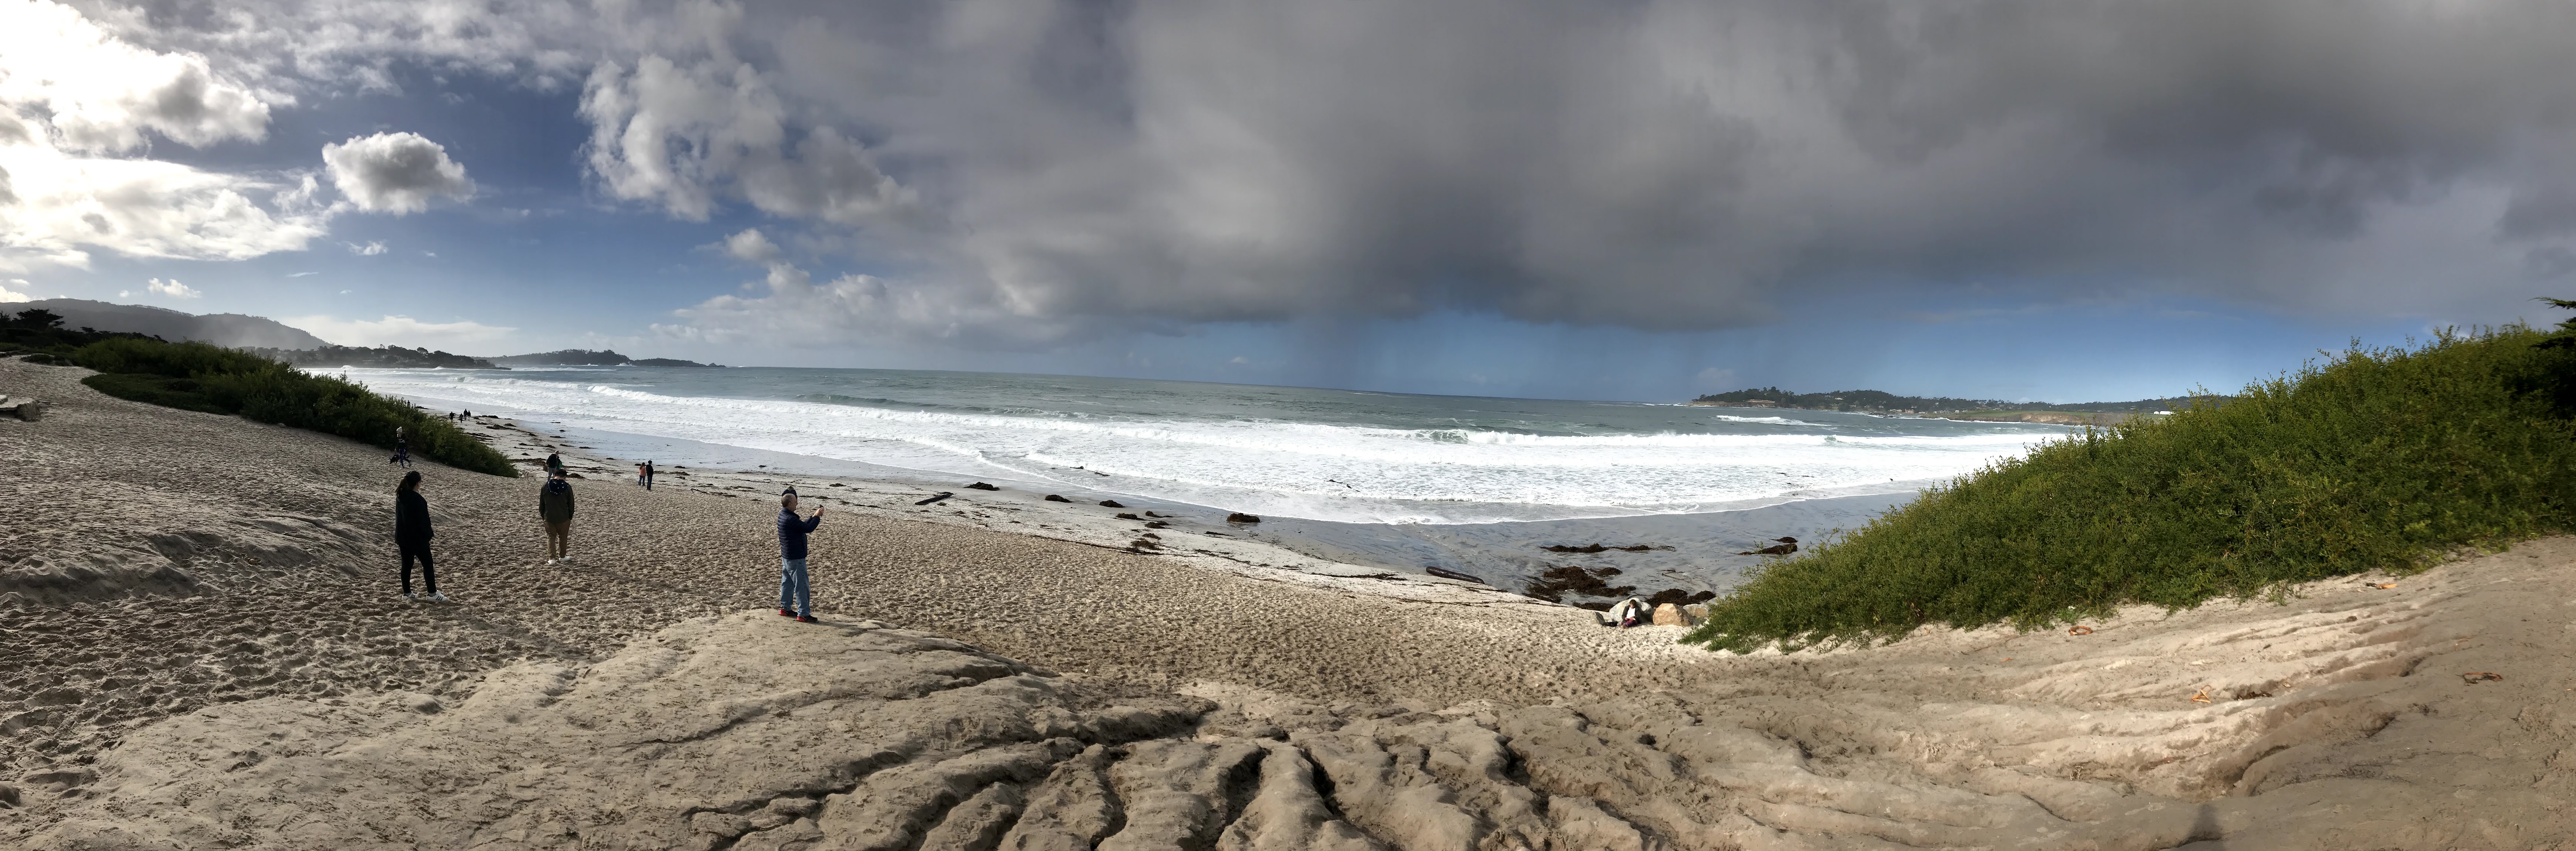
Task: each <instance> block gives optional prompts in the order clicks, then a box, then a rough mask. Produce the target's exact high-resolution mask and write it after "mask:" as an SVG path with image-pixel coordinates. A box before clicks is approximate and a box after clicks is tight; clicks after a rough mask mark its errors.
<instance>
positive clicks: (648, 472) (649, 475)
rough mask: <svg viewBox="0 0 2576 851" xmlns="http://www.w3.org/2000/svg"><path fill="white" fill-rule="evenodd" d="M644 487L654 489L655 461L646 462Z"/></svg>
mask: <svg viewBox="0 0 2576 851" xmlns="http://www.w3.org/2000/svg"><path fill="white" fill-rule="evenodd" d="M644 489H645V490H648V491H649V490H652V489H653V462H652V461H649V460H648V461H645V462H644Z"/></svg>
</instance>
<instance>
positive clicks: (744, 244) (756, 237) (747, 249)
mask: <svg viewBox="0 0 2576 851" xmlns="http://www.w3.org/2000/svg"><path fill="white" fill-rule="evenodd" d="M724 245H725V254H726V256H729V257H732V258H733V259H736V260H740V261H743V262H745V263H767V262H769V261H772V260H776V259H778V258H779V257H781V256H783V253H782V252H780V251H779V250H778V243H775V242H771V241H769V237H768V236H766V235H763V234H762V233H761V232H760V229H759V228H745V229H743V231H742V232H741V233H737V234H734V235H732V236H729V237H725V243H724Z"/></svg>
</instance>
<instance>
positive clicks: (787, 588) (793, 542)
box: [778, 488, 828, 623]
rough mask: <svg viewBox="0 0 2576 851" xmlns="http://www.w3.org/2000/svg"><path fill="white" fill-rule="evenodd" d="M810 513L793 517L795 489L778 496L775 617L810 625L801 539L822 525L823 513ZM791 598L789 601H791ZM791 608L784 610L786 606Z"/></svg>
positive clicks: (810, 604) (811, 593) (810, 599)
mask: <svg viewBox="0 0 2576 851" xmlns="http://www.w3.org/2000/svg"><path fill="white" fill-rule="evenodd" d="M826 510H828V509H823V508H816V509H814V516H813V517H798V516H796V489H795V488H788V489H787V492H786V493H783V494H780V495H779V496H778V616H779V617H783V618H795V619H797V620H799V621H803V622H805V623H814V622H815V621H814V589H813V585H812V583H810V582H808V581H806V574H805V536H806V535H808V534H811V533H812V532H813V531H814V527H815V526H818V525H821V524H822V523H823V512H824V511H826ZM791 597H792V599H791ZM791 603H792V604H794V605H795V608H793V609H790V608H788V606H789V604H791Z"/></svg>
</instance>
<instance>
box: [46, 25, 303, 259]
mask: <svg viewBox="0 0 2576 851" xmlns="http://www.w3.org/2000/svg"><path fill="white" fill-rule="evenodd" d="M271 100H274V101H277V102H280V103H291V102H292V101H291V99H289V98H286V97H285V96H283V95H275V94H263V93H260V92H255V91H253V90H252V89H251V88H249V87H248V86H246V85H244V84H242V83H240V82H238V81H236V80H233V79H231V78H229V77H227V76H225V75H224V74H222V73H220V72H218V71H217V70H215V68H214V66H213V65H211V64H210V63H209V61H208V60H207V59H206V58H205V57H203V56H199V55H195V54H191V53H181V52H163V51H153V50H148V49H144V48H140V47H137V46H135V45H133V44H130V43H127V42H125V41H123V40H120V39H118V38H116V37H114V36H112V35H110V34H109V33H108V32H107V31H105V30H103V29H101V28H100V27H98V26H96V25H95V24H94V23H93V22H92V21H91V20H89V19H87V18H84V17H82V16H81V15H80V14H79V13H78V12H75V11H73V10H72V9H71V8H70V7H67V6H63V5H60V4H56V3H49V2H41V0H0V271H27V270H31V269H35V268H42V267H49V266H73V267H86V266H87V265H88V264H89V259H90V254H89V252H90V251H91V250H94V249H104V250H108V251H112V252H115V253H118V254H123V255H127V256H133V257H158V258H176V259H191V260H238V259H244V258H249V257H256V256H259V255H262V254H268V253H271V252H275V251H292V250H298V249H301V248H303V247H304V246H305V244H306V243H307V242H309V241H310V240H312V239H313V238H314V237H316V236H319V235H320V234H321V233H322V230H323V227H324V225H325V223H326V222H327V220H328V211H327V210H324V209H322V208H319V207H316V206H315V205H313V203H312V198H311V195H312V191H311V185H310V182H309V181H303V180H298V179H295V178H293V177H273V176H272V177H262V176H254V175H238V174H225V173H221V172H215V171H207V170H202V169H198V168H193V167H190V166H186V165H181V164H178V163H173V162H168V161H163V160H156V159H152V158H150V157H149V156H148V155H147V156H140V157H132V156H118V155H119V154H124V153H127V152H130V151H133V150H136V149H148V147H149V143H150V141H151V139H152V138H153V137H154V136H158V137H159V138H163V139H167V140H169V141H172V142H177V143H179V144H183V145H191V146H197V145H207V144H212V143H215V142H220V141H225V140H248V141H257V140H259V139H262V138H264V137H265V136H266V134H267V125H268V110H269V103H268V102H269V101H271ZM263 201H265V203H263Z"/></svg>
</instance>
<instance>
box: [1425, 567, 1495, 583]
mask: <svg viewBox="0 0 2576 851" xmlns="http://www.w3.org/2000/svg"><path fill="white" fill-rule="evenodd" d="M1422 572H1424V573H1428V574H1431V575H1433V576H1437V577H1440V578H1442V579H1455V580H1458V581H1460V582H1473V583H1476V584H1478V585H1483V584H1485V580H1482V579H1478V578H1476V577H1473V576H1469V575H1467V574H1464V573H1459V572H1458V571H1455V570H1446V569H1443V568H1437V567H1425V568H1423V569H1422Z"/></svg>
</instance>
